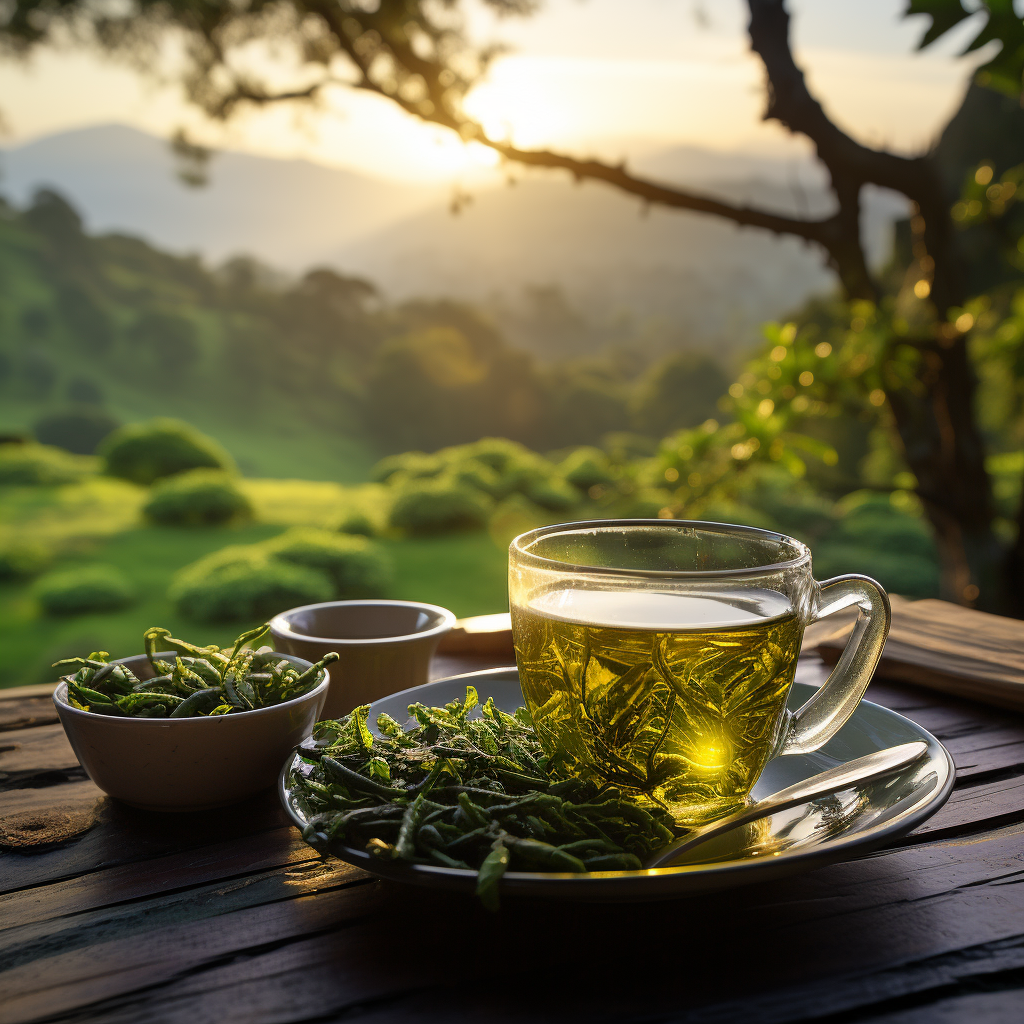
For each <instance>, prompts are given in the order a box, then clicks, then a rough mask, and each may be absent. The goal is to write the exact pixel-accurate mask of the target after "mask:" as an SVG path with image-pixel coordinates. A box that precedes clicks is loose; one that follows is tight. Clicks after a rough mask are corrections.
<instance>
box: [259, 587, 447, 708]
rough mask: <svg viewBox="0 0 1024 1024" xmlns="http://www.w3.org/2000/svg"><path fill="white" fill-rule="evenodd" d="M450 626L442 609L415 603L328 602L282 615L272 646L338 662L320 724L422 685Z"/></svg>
mask: <svg viewBox="0 0 1024 1024" xmlns="http://www.w3.org/2000/svg"><path fill="white" fill-rule="evenodd" d="M454 624H455V616H454V615H453V614H452V613H451V612H450V611H448V609H447V608H440V607H438V606H437V605H436V604H420V603H419V602H416V601H327V602H325V603H323V604H307V605H303V606H302V607H300V608H292V609H290V610H289V611H286V612H282V613H281V614H280V615H276V616H275V617H274V618H273V619H271V620H270V632H271V634H273V637H274V646H275V647H276V648H277V650H279V651H287V652H288V653H289V654H297V655H298V656H299V657H300V658H308V659H309V660H310V661H313V662H316V661H319V660H320V659H321V658H322V657H323V656H324V655H325V654H327V653H328V652H329V651H335V652H336V653H337V654H338V655H339V660H338V661H336V662H334V664H332V665H331V666H330V668H329V669H328V672H329V674H330V678H331V685H330V689H329V690H328V691H327V701H326V702H325V704H324V709H323V717H324V718H340V717H341V716H342V715H347V714H348V713H349V712H350V711H351V710H352V709H353V708H355V707H358V706H359V705H360V704H372V703H373V702H374V701H375V700H379V699H380V698H381V697H386V696H387V695H388V694H389V693H397V692H398V691H399V690H408V689H409V688H410V687H413V686H419V685H421V684H422V683H425V682H426V681H427V678H428V676H429V672H430V659H431V658H432V657H433V656H434V651H435V650H437V645H438V643H439V642H440V640H441V637H442V636H444V634H445V633H447V632H448V631H449V630H450V629H451V628H452V626H453V625H454Z"/></svg>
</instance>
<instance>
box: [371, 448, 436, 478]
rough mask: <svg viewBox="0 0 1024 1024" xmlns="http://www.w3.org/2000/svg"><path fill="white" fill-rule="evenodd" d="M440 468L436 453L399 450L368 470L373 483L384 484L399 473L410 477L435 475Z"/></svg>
mask: <svg viewBox="0 0 1024 1024" xmlns="http://www.w3.org/2000/svg"><path fill="white" fill-rule="evenodd" d="M442 469H444V463H443V462H442V461H441V460H440V459H439V458H438V457H437V456H436V455H427V453H426V452H401V453H400V454H398V455H388V456H386V457H385V458H383V459H381V460H380V462H378V463H377V465H375V466H374V467H373V469H372V470H370V479H371V480H372V481H373V482H374V483H378V484H386V483H388V482H390V481H391V479H392V478H393V477H395V476H399V475H400V476H402V477H410V478H412V477H431V476H437V474H438V473H440V472H441V470H442Z"/></svg>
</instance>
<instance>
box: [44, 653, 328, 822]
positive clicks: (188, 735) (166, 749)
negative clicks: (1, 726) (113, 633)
mask: <svg viewBox="0 0 1024 1024" xmlns="http://www.w3.org/2000/svg"><path fill="white" fill-rule="evenodd" d="M159 657H161V658H168V659H173V658H174V654H173V653H170V652H167V653H163V654H160V655H159ZM281 657H282V658H285V659H286V660H288V661H290V662H291V663H292V664H293V665H295V667H296V668H298V669H299V670H300V671H302V670H305V669H307V668H309V666H310V662H308V661H304V660H303V659H302V658H297V657H294V656H292V655H288V654H282V655H281ZM121 664H123V665H127V666H128V668H130V669H131V670H132V672H134V673H135V675H137V676H138V677H139V678H140V679H151V678H152V677H153V674H154V673H153V670H152V667H151V666H150V664H149V659H148V658H146V656H145V655H138V656H136V657H134V658H122V659H121ZM327 682H328V681H327V680H326V679H324V680H323V681H322V682H321V683H320V685H319V686H316V687H315V688H314V689H312V690H310V691H309V693H306V694H303V696H301V697H296V698H294V699H293V700H289V701H286V702H285V703H283V704H276V705H274V706H272V707H269V708H259V709H258V710H256V711H243V712H239V713H237V714H231V715H217V716H215V717H213V718H208V717H205V716H202V717H198V718H114V717H112V716H110V715H97V714H94V713H93V712H91V711H82V710H80V709H79V708H75V707H72V706H71V705H70V704H69V703H68V702H67V691H68V688H67V683H60V684H58V686H57V689H56V690H55V691H54V694H53V703H54V704H55V705H56V706H57V714H58V716H59V717H60V721H61V725H63V726H64V731H65V732H66V733H67V737H68V741H69V742H70V743H71V749H72V750H74V752H75V756H76V757H77V758H78V760H79V762H80V763H81V765H82V767H83V768H84V769H85V771H86V774H88V776H89V778H90V779H92V781H93V782H95V783H96V785H97V786H99V788H100V789H102V790H103V792H104V793H107V794H109V795H110V796H112V797H116V798H117V799H118V800H122V801H124V802H125V803H126V804H131V806H133V807H141V808H143V809H144V810H148V811H201V810H205V809H207V808H210V807H223V806H224V805H225V804H231V803H235V802H236V801H237V800H244V799H245V798H246V797H250V796H253V795H254V794H256V793H258V792H260V790H263V789H266V788H267V787H268V786H272V785H273V784H274V782H275V781H276V779H277V775H278V773H279V772H280V770H281V765H282V764H283V763H284V761H285V759H286V758H287V757H288V754H289V753H290V752H291V750H292V749H293V748H294V747H295V746H297V745H298V744H299V743H301V742H302V741H303V740H304V739H306V737H307V736H309V734H310V733H311V732H312V730H313V723H314V722H315V721H316V720H317V718H318V717H319V714H320V709H321V708H322V707H323V703H324V698H325V697H326V696H327Z"/></svg>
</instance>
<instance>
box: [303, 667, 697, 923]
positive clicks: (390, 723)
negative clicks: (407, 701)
mask: <svg viewBox="0 0 1024 1024" xmlns="http://www.w3.org/2000/svg"><path fill="white" fill-rule="evenodd" d="M478 705H479V699H478V696H477V692H476V690H475V689H474V688H473V687H472V686H469V687H467V688H466V698H465V700H464V701H453V702H452V703H450V704H446V705H445V706H444V707H443V708H429V707H425V706H424V705H422V704H411V705H410V706H409V714H410V716H411V717H412V718H413V719H414V720H415V725H413V726H412V727H411V728H409V729H405V728H403V727H402V726H401V725H399V723H398V722H396V721H395V720H394V719H393V718H391V717H390V716H389V715H386V714H382V715H380V716H379V717H378V718H377V728H378V730H379V731H380V733H381V735H380V736H374V734H373V733H372V732H371V731H370V729H369V727H368V725H367V718H368V713H369V706H368V705H367V706H363V707H359V708H356V709H355V710H354V711H353V712H352V713H351V714H350V715H348V716H347V717H345V718H343V719H341V720H340V721H325V722H318V723H317V725H316V726H314V728H313V738H312V740H311V741H309V742H307V743H306V744H304V745H303V746H301V747H299V748H298V751H297V753H298V754H299V756H300V757H301V758H302V759H303V761H304V765H303V766H302V767H301V768H299V767H296V769H294V770H293V771H292V772H291V773H290V778H291V799H292V800H293V801H294V803H295V806H296V807H297V809H298V810H299V811H300V812H301V813H302V814H303V816H304V817H305V819H306V821H307V822H308V824H307V826H306V828H305V830H304V832H303V837H304V838H305V839H306V841H307V842H309V843H311V844H312V845H314V846H316V847H318V848H319V849H321V850H325V851H326V850H329V849H330V847H331V846H332V845H333V844H340V845H344V846H347V847H350V848H355V849H360V850H366V851H368V852H369V853H371V854H372V855H374V856H377V857H381V858H386V859H391V860H397V861H405V862H407V863H410V864H432V865H438V866H441V867H446V868H462V869H471V870H476V872H477V894H478V895H479V896H480V898H481V900H482V901H483V903H484V905H485V906H487V907H488V908H490V909H496V908H497V904H498V882H499V881H500V879H501V877H502V875H503V874H504V873H505V871H506V870H510V869H511V870H514V871H547V872H574V873H578V872H585V871H633V870H639V869H640V868H641V866H642V862H643V861H644V860H646V859H647V857H649V856H650V855H651V854H653V853H654V852H656V851H657V850H660V849H662V848H663V847H665V846H666V845H668V844H669V843H671V842H673V841H674V840H675V839H676V838H677V837H678V836H679V835H682V834H683V831H684V830H682V829H680V828H679V827H678V826H677V825H676V824H675V823H674V821H673V819H672V817H671V815H670V814H669V813H668V811H667V810H662V809H661V808H658V807H655V808H653V809H649V808H644V807H641V806H640V805H639V804H638V803H637V802H636V801H635V800H633V799H631V798H630V797H629V796H628V795H625V794H623V793H622V792H621V791H620V790H618V789H616V788H614V787H613V786H610V785H608V786H603V787H599V786H597V785H595V784H594V783H590V782H584V781H582V780H580V779H577V778H574V777H571V776H569V775H567V774H565V773H562V772H560V771H559V768H558V764H557V758H549V757H548V756H547V755H546V754H545V753H544V751H543V750H542V748H541V745H540V743H539V742H538V740H537V736H536V733H535V732H534V728H533V722H532V721H531V719H530V715H529V712H528V711H527V710H526V708H519V709H518V710H517V711H516V713H515V714H514V715H509V714H507V713H505V712H504V711H502V710H501V709H500V708H498V707H496V706H495V704H494V701H493V699H491V698H489V699H488V700H487V702H486V703H485V704H483V706H482V708H481V709H480V710H481V711H482V714H481V715H480V716H479V717H477V718H470V717H469V715H470V712H471V711H472V710H473V709H474V708H476V707H477V706H478Z"/></svg>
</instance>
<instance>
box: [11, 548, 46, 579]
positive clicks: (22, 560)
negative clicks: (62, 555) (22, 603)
mask: <svg viewBox="0 0 1024 1024" xmlns="http://www.w3.org/2000/svg"><path fill="white" fill-rule="evenodd" d="M51 561H52V556H51V554H50V551H49V550H48V549H47V548H46V547H44V546H43V545H42V544H37V543H35V542H34V541H28V540H25V541H11V542H9V543H7V544H2V545H0V580H16V579H24V578H25V577H26V576H35V575H37V574H38V573H41V572H42V571H43V570H44V569H45V568H47V566H49V564H50V562H51Z"/></svg>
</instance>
